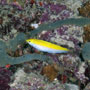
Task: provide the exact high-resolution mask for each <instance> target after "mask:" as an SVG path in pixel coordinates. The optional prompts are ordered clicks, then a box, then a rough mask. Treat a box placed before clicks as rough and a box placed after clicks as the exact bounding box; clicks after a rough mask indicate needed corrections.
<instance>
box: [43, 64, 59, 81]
mask: <svg viewBox="0 0 90 90" xmlns="http://www.w3.org/2000/svg"><path fill="white" fill-rule="evenodd" d="M58 72H59V69H58V66H57V65H55V64H54V65H47V66H45V67H43V69H42V71H41V74H43V75H45V76H46V77H48V78H49V80H50V81H53V80H54V79H55V78H56V77H57V76H58Z"/></svg>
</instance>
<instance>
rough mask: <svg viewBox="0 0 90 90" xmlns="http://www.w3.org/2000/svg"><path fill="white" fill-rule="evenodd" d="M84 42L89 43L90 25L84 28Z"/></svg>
mask: <svg viewBox="0 0 90 90" xmlns="http://www.w3.org/2000/svg"><path fill="white" fill-rule="evenodd" d="M83 39H84V42H90V25H86V26H85V27H84V36H83Z"/></svg>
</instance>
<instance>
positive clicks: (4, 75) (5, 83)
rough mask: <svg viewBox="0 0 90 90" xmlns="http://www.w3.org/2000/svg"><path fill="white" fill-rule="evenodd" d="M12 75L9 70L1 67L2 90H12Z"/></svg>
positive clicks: (0, 87)
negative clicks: (10, 84)
mask: <svg viewBox="0 0 90 90" xmlns="http://www.w3.org/2000/svg"><path fill="white" fill-rule="evenodd" d="M11 75H12V73H11V72H10V71H9V70H7V69H4V68H2V67H0V90H9V89H10V86H9V83H10V76H11Z"/></svg>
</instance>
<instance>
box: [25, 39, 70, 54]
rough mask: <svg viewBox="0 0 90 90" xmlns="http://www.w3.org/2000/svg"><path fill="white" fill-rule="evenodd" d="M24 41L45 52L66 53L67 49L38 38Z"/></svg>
mask: <svg viewBox="0 0 90 90" xmlns="http://www.w3.org/2000/svg"><path fill="white" fill-rule="evenodd" d="M26 42H27V43H28V44H29V45H31V46H32V47H34V48H35V49H37V50H39V51H43V52H47V53H67V52H68V51H69V49H67V48H64V47H62V46H59V45H57V44H53V43H51V42H48V41H44V40H40V39H27V40H26Z"/></svg>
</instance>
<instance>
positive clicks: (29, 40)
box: [26, 39, 34, 44]
mask: <svg viewBox="0 0 90 90" xmlns="http://www.w3.org/2000/svg"><path fill="white" fill-rule="evenodd" d="M26 42H27V43H29V44H30V43H34V39H27V40H26Z"/></svg>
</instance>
